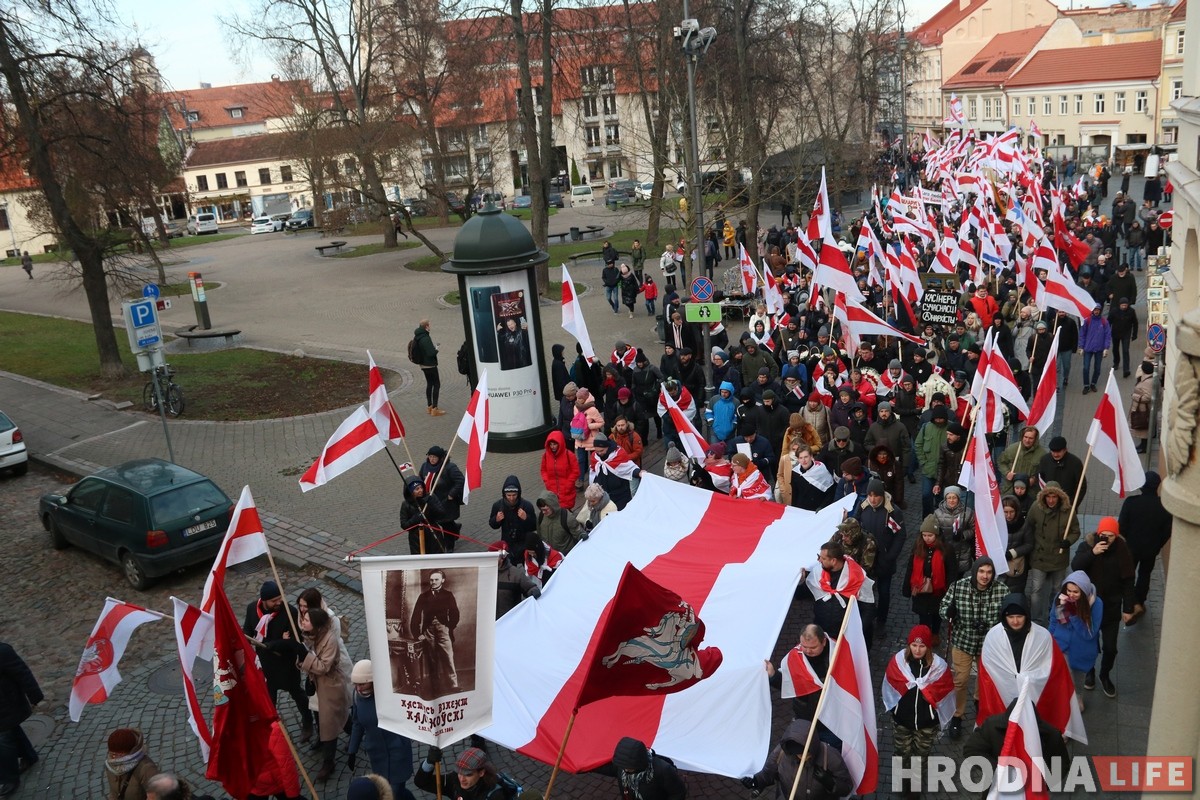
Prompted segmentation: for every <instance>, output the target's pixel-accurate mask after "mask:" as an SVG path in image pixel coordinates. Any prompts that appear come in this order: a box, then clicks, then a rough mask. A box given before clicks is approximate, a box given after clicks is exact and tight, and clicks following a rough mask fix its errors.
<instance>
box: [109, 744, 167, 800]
mask: <svg viewBox="0 0 1200 800" xmlns="http://www.w3.org/2000/svg"><path fill="white" fill-rule="evenodd" d="M157 774H158V767H157V766H156V765H155V763H154V760H153V759H151V758H150V756H149V755H148V754H147V752H146V742H145V740H144V739H143V738H142V732H141V731H140V730H138V729H137V728H117V729H116V730H115V731H113V732H112V733H110V734H109V735H108V756H107V757H106V758H105V759H104V775H105V778H106V780H107V783H108V800H145V797H146V783H147V781H149V780H150V779H151V778H153V777H154V776H155V775H157Z"/></svg>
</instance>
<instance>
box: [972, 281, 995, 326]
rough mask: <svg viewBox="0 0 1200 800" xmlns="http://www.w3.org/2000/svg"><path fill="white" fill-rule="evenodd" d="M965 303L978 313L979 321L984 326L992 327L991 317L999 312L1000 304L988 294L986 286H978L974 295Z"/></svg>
mask: <svg viewBox="0 0 1200 800" xmlns="http://www.w3.org/2000/svg"><path fill="white" fill-rule="evenodd" d="M967 305H968V306H969V307H970V309H971V310H972V311H974V312H975V313H976V314H978V315H979V321H980V322H982V323H983V327H984V328H990V327H992V317H994V316H996V315H997V314H999V313H1000V304H999V303H997V302H996V298H994V297H992V296H991V295H990V294H988V290H987V287H986V286H980V287H978V288H977V289H976V290H975V295H974V296H973V297H972V298H971V299H970V300H968V301H967Z"/></svg>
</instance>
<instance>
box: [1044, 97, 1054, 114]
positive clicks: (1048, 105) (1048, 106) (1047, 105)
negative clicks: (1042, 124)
mask: <svg viewBox="0 0 1200 800" xmlns="http://www.w3.org/2000/svg"><path fill="white" fill-rule="evenodd" d="M1050 109H1051V103H1050V95H1045V96H1044V97H1043V98H1042V115H1043V116H1046V117H1048V116H1050V114H1051V113H1053V112H1052V111H1051V110H1050Z"/></svg>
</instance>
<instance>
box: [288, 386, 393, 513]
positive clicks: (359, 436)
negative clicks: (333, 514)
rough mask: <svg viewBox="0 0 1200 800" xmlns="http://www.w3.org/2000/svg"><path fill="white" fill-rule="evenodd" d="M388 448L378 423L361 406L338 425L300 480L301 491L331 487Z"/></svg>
mask: <svg viewBox="0 0 1200 800" xmlns="http://www.w3.org/2000/svg"><path fill="white" fill-rule="evenodd" d="M385 447H387V445H386V444H384V441H383V438H382V437H381V436H380V435H379V428H378V427H377V426H376V425H375V421H374V420H373V419H371V415H370V414H368V413H367V409H366V407H365V406H359V407H358V408H356V409H354V413H353V414H351V415H350V416H348V417H346V419H345V420H344V421H343V422H342V424H341V425H338V427H337V430H336V431H334V432H333V436H330V437H329V441H328V442H326V443H325V449H324V450H322V451H321V455H320V456H318V457H317V460H316V461H314V462H313V463H312V466H311V467H309V468H308V469H307V470H305V472H304V474H303V475H301V476H300V491H302V492H307V491H309V490H311V489H315V488H317V487H318V486H322V485H324V484H326V483H328V482H329V481H331V480H333V479H334V478H336V477H337V476H338V475H341V474H342V473H343V472H346V471H347V470H350V469H353V468H354V467H357V466H358V465H359V464H361V463H363V462H364V461H366V460H367V459H368V458H370V457H371V456H373V455H375V454H376V453H378V452H379V451H380V450H383V449H384V448H385Z"/></svg>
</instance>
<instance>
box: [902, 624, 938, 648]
mask: <svg viewBox="0 0 1200 800" xmlns="http://www.w3.org/2000/svg"><path fill="white" fill-rule="evenodd" d="M913 642H921V643H922V644H924V645H930V646H932V645H933V631H931V630H929V626H928V625H914V626H913V629H912V630H911V631H909V632H908V643H909V644H912V643H913Z"/></svg>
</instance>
